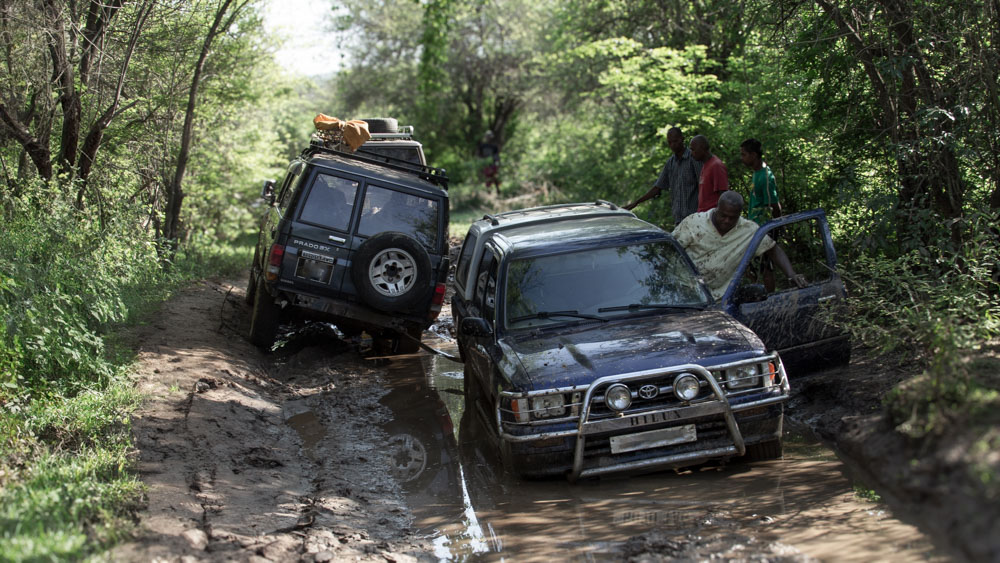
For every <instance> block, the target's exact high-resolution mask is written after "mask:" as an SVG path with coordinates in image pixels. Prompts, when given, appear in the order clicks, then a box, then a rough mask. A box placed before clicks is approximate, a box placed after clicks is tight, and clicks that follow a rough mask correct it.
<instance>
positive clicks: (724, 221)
mask: <svg viewBox="0 0 1000 563" xmlns="http://www.w3.org/2000/svg"><path fill="white" fill-rule="evenodd" d="M741 213H743V196H741V195H740V194H739V193H737V192H734V191H732V190H728V191H725V192H722V195H721V196H719V205H718V206H717V207H716V208H715V209H714V210H713V211H712V225H714V226H715V230H717V231H719V234H720V235H725V234H726V233H728V232H729V231H731V230H732V229H733V227H735V226H736V223H739V221H740V214H741Z"/></svg>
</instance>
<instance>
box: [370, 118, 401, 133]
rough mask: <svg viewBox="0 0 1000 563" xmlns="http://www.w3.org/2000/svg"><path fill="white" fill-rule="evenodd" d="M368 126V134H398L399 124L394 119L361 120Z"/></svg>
mask: <svg viewBox="0 0 1000 563" xmlns="http://www.w3.org/2000/svg"><path fill="white" fill-rule="evenodd" d="M361 121H364V122H365V123H367V124H368V132H369V133H398V132H399V122H398V121H396V118H395V117H366V118H364V119H362V120H361Z"/></svg>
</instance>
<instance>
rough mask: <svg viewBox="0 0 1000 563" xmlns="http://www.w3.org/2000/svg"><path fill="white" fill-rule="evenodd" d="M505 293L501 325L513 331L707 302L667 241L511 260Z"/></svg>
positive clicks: (689, 270)
mask: <svg viewBox="0 0 1000 563" xmlns="http://www.w3.org/2000/svg"><path fill="white" fill-rule="evenodd" d="M505 295H506V308H505V326H507V327H508V328H514V329H516V328H528V327H534V326H540V325H549V324H557V323H567V322H585V320H587V319H594V318H601V319H611V318H616V317H620V316H622V315H628V314H632V313H633V312H635V311H653V310H673V309H675V308H676V309H686V308H697V309H701V308H704V307H706V306H707V305H708V304H709V298H708V294H707V293H706V292H705V291H704V289H703V288H702V286H701V285H700V284H699V283H698V279H697V277H696V276H695V273H694V271H693V270H692V269H691V267H690V266H689V265H688V263H687V261H686V260H685V259H684V256H683V255H682V254H681V253H680V251H679V250H678V249H677V247H676V246H675V245H673V244H671V243H670V242H667V241H662V242H655V243H649V244H637V245H632V246H619V247H610V248H599V249H593V250H585V251H578V252H570V253H566V254H557V255H553V256H540V257H537V258H525V259H520V260H513V261H512V262H511V263H510V265H509V266H508V268H507V285H506V294H505Z"/></svg>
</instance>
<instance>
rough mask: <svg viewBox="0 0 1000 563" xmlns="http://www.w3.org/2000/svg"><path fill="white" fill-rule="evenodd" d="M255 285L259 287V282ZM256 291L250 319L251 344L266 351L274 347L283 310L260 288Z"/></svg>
mask: <svg viewBox="0 0 1000 563" xmlns="http://www.w3.org/2000/svg"><path fill="white" fill-rule="evenodd" d="M254 285H259V281H258V282H255V284H254ZM258 289H259V290H258V291H255V293H256V295H255V296H254V301H253V312H252V313H251V317H250V342H251V343H252V344H253V345H254V346H257V347H259V348H261V349H263V350H265V351H269V350H270V349H271V346H273V345H274V340H275V337H276V336H277V334H278V324H279V323H280V321H281V308H280V307H278V304H277V303H275V302H274V300H273V299H272V298H271V296H270V294H268V293H267V292H266V291H263V288H258Z"/></svg>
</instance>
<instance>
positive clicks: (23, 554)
mask: <svg viewBox="0 0 1000 563" xmlns="http://www.w3.org/2000/svg"><path fill="white" fill-rule="evenodd" d="M54 190H55V188H54V187H49V186H44V185H35V186H28V187H26V188H25V189H24V190H23V193H24V195H23V196H22V197H19V198H16V199H12V200H7V201H0V204H4V208H3V213H4V214H5V216H4V217H3V222H4V228H3V230H0V255H2V256H3V257H4V260H3V261H0V560H4V561H11V560H52V559H79V558H81V557H83V556H85V555H87V554H90V553H94V552H96V551H98V550H100V549H103V548H106V547H107V546H108V545H110V544H111V543H112V542H114V541H116V540H117V539H118V538H120V537H121V535H122V534H123V533H125V532H126V531H127V530H128V528H129V526H130V525H131V517H130V513H131V511H133V510H134V507H135V506H136V504H137V503H138V502H139V500H140V497H141V492H142V491H141V483H140V482H139V481H138V479H137V477H136V476H135V475H134V474H133V473H132V472H131V469H132V467H131V464H132V461H131V457H130V456H131V452H132V450H133V448H132V444H131V429H130V418H129V415H130V413H131V412H132V410H134V408H135V407H136V405H137V404H138V397H137V395H136V392H135V390H134V388H133V385H132V382H131V380H130V379H129V373H128V370H129V368H130V365H131V362H132V359H133V355H132V352H131V351H130V350H128V349H126V348H124V347H122V346H121V345H120V343H119V342H118V341H117V339H116V332H117V330H118V329H120V328H122V327H124V326H127V325H128V324H129V323H134V322H136V321H137V320H138V319H139V318H141V315H142V314H144V313H146V312H148V311H149V310H151V308H152V307H154V306H156V305H158V304H159V303H160V302H162V301H163V300H164V299H165V298H166V297H168V296H169V294H170V292H171V291H172V290H173V289H174V288H176V287H177V286H178V285H179V284H181V283H183V282H184V281H185V280H188V279H195V278H201V277H203V276H204V275H206V273H207V272H206V270H208V269H211V271H212V273H216V272H222V271H236V270H237V269H238V267H237V264H239V265H240V267H242V268H245V266H246V264H247V263H248V261H249V257H248V248H249V247H248V245H246V244H245V243H244V245H243V246H239V245H236V244H234V245H232V246H228V247H218V246H217V245H216V246H213V245H212V244H211V243H210V241H208V240H203V241H192V242H191V243H189V244H188V245H187V246H185V247H182V248H183V251H182V252H181V253H179V254H178V256H177V259H176V261H175V262H174V263H173V264H172V267H170V268H166V269H165V268H163V267H162V264H161V262H160V259H159V257H158V255H157V245H156V241H155V240H153V236H152V234H150V233H149V231H147V230H146V229H145V228H144V223H143V219H144V215H143V214H142V212H141V209H140V208H139V207H138V204H131V203H122V204H119V205H117V206H114V208H110V207H111V206H110V205H109V206H106V207H105V208H104V209H103V210H95V211H94V212H93V213H90V212H81V211H79V210H77V209H76V208H75V207H74V205H73V203H72V201H71V200H69V199H67V198H63V197H61V196H60V195H58V194H54V193H53V191H54ZM102 212H103V213H102ZM102 214H103V215H104V217H105V220H104V221H103V224H102V221H101V220H100V215H102Z"/></svg>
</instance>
